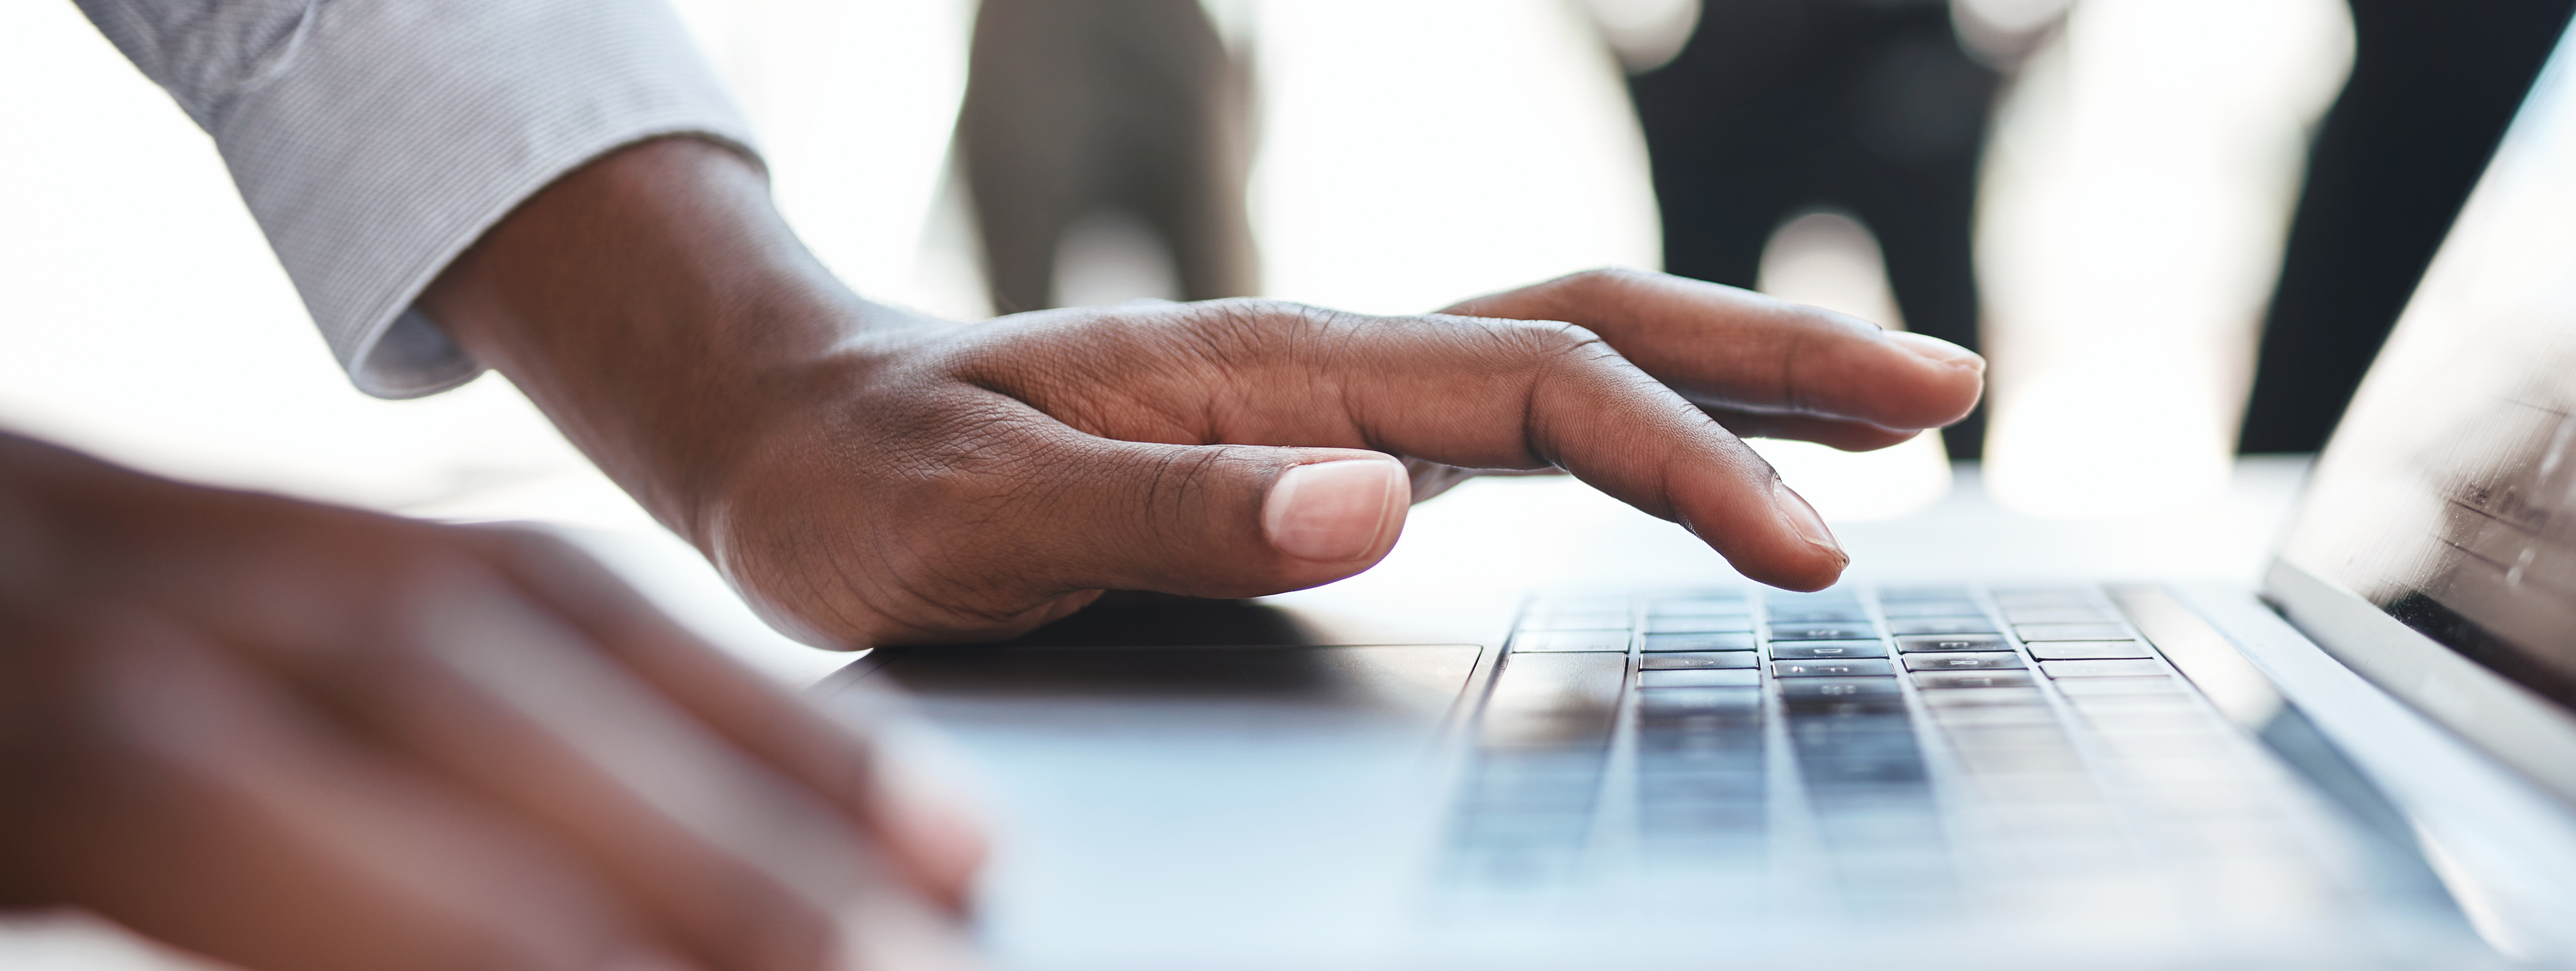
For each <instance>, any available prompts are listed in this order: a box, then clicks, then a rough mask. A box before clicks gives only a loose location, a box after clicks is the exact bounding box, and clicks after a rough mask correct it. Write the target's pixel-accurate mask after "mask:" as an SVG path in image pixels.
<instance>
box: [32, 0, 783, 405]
mask: <svg viewBox="0 0 2576 971" xmlns="http://www.w3.org/2000/svg"><path fill="white" fill-rule="evenodd" d="M75 2H76V3H77V4H78V5H79V6H80V8H81V10H82V12H83V13H86V14H87V15H88V16H89V18H90V21H91V22H92V23H95V24H97V25H98V28H99V30H100V31H101V32H103V33H105V34H106V35H107V37H108V39H109V40H110V41H112V42H114V43H115V44H116V46H117V48H118V49H119V50H122V51H124V52H125V55H126V56H127V57H128V58H131V59H132V60H133V61H134V64H135V66H136V67H139V68H141V69H142V70H143V73H144V74H145V75H146V76H149V77H150V78H151V79H152V80H153V81H154V82H157V83H159V84H160V85H161V86H162V87H163V88H165V89H167V90H168V91H169V92H170V94H171V96H172V97H174V98H176V99H178V102H179V104H180V106H181V107H182V108H184V109H186V110H187V112H188V116H189V117H191V118H194V119H196V121H197V124H198V125H200V126H202V127H204V128H205V130H206V132H207V133H208V134H210V135H213V136H214V140H215V146H216V148H217V149H218V150H220V151H221V152H222V154H223V158H224V163H225V165H226V166H228V167H229V168H230V169H231V170H232V176H233V181H234V183H235V184H236V185H238V186H239V187H240V189H241V194H242V199H243V200H244V201H246V202H248V203H249V205H250V211H251V215H252V216H254V217H256V218H257V219H258V220H259V225H260V229H261V230H262V231H263V232H265V233H266V234H267V235H268V240H269V244H270V245H271V246H273V247H275V248H276V250H277V256H278V260H279V262H281V263H283V264H284V265H285V267H286V273H287V275H288V276H289V277H291V278H293V280H294V281H295V286H296V289H297V290H298V291H300V292H301V293H302V294H303V297H304V304H305V307H306V308H307V309H308V310H310V311H311V312H312V314H313V320H314V323H315V324H317V325H319V326H320V327H321V329H322V334H323V336H324V337H325V338H327V339H328V340H329V341H330V344H331V350H332V352H333V353H334V354H336V355H337V356H338V357H339V359H340V364H341V366H342V367H344V368H347V369H348V372H349V376H350V379H351V380H353V381H354V382H356V383H357V386H358V387H359V388H360V389H361V390H363V391H365V392H367V393H368V394H372V395H376V396H379V397H387V398H407V397H417V396H420V395H426V394H432V393H435V392H438V391H442V390H445V389H447V388H451V387H454V386H456V385H459V384H463V383H464V382H466V381H467V380H470V379H471V378H473V377H474V375H475V374H476V373H478V372H479V371H480V367H479V366H478V365H476V364H475V363H474V361H472V360H471V359H469V358H468V357H467V356H466V355H465V354H464V353H463V352H462V351H460V350H459V349H458V348H457V347H456V345H455V344H454V343H453V342H451V341H449V340H448V339H447V336H446V335H445V334H444V333H442V332H440V331H439V329H438V327H437V324H436V323H435V322H433V321H431V320H430V319H429V318H428V317H427V316H426V315H424V314H423V313H422V312H421V311H420V310H419V309H418V308H417V307H415V306H413V302H414V301H415V300H417V299H418V298H419V296H420V292H421V290H422V289H424V288H426V287H427V286H428V285H429V283H430V281H431V280H433V279H435V278H436V277H437V276H438V274H439V272H440V271H441V270H443V269H445V268H446V266H447V265H448V263H450V262H451V261H453V260H454V259H455V258H456V256H457V255H458V254H459V253H462V252H463V251H464V250H465V248H466V247H468V246H471V245H473V243H474V241H475V240H476V239H477V238H479V237H480V236H481V235H482V234H483V232H484V231H485V230H487V229H490V228H491V227H492V225H493V224H494V223H497V222H499V221H500V220H501V218H502V217H503V216H506V215H508V214H509V212H510V210H511V209H512V208H514V207H516V206H517V205H518V204H519V203H521V202H523V201H525V200H526V199H527V198H528V197H529V196H531V195H534V194H535V193H536V192H537V190H539V189H541V188H543V187H545V186H546V184H548V183H550V182H552V181H554V180H555V179H557V178H559V177H561V176H563V175H564V174H565V173H568V172H570V171H572V170H573V169H575V168H578V167H580V166H581V165H582V164H583V163H585V162H587V161H589V160H591V159H594V158H597V157H599V156H600V155H602V154H605V153H607V152H608V151H610V150H613V149H616V148H618V147H620V146H623V145H627V144H631V143H634V142H637V141H640V140H644V139H648V138H654V137H658V136H665V135H694V136H699V137H704V138H709V139H712V140H715V141H718V142H721V143H725V144H729V145H732V146H735V147H737V148H741V149H743V150H744V151H746V152H749V151H750V148H749V146H750V144H751V136H750V132H749V130H748V126H747V125H746V124H745V123H744V121H743V118H742V116H741V113H740V112H739V111H738V110H736V108H735V107H734V105H733V104H732V102H731V101H730V100H729V99H728V98H727V97H726V95H725V93H724V91H723V88H722V86H721V85H719V84H718V82H717V81H716V79H715V76H714V75H713V73H712V72H710V71H709V70H708V69H707V67H706V64H705V62H704V61H703V60H702V59H701V58H700V57H699V55H698V52H697V50H696V48H695V47H694V46H693V45H692V43H691V41H690V39H689V36H688V32H687V30H686V29H685V28H684V27H683V26H682V25H681V23H680V21H679V19H678V17H677V16H676V15H675V14H674V13H673V12H672V11H671V10H670V9H669V8H668V7H666V6H665V5H663V3H662V2H661V0H75Z"/></svg>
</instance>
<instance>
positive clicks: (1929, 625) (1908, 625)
mask: <svg viewBox="0 0 2576 971" xmlns="http://www.w3.org/2000/svg"><path fill="white" fill-rule="evenodd" d="M1887 632H1888V633H1891V634H1897V635H1905V634H1992V633H1994V632H1995V622H1994V621H1991V620H1987V619H1985V618H1984V617H1910V618H1903V619H1899V618H1894V617H1891V618H1888V621H1887Z"/></svg>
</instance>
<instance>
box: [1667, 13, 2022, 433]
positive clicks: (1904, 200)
mask: <svg viewBox="0 0 2576 971" xmlns="http://www.w3.org/2000/svg"><path fill="white" fill-rule="evenodd" d="M1996 83H1997V76H1996V73H1995V72H1994V71H1993V70H1992V69H1990V68H1988V67H1986V66H1985V65H1983V64H1980V63H1978V62H1977V61H1976V60H1974V59H1972V58H1970V57H1969V56H1968V55H1967V54H1966V53H1965V52H1964V51H1962V50H1961V49H1960V47H1959V44H1958V41H1957V39H1956V37H1955V35H1954V34H1953V33H1952V30H1951V26H1950V14H1949V6H1948V4H1946V3H1943V2H1940V0H1709V2H1708V4H1707V5H1706V8H1705V12H1704V13H1703V14H1702V16H1701V19H1700V24H1699V27H1698V29H1697V31H1696V32H1695V33H1694V34H1693V35H1692V37H1691V39H1690V42H1689V44H1688V45H1686V46H1685V47H1684V48H1683V49H1682V52H1681V54H1680V55H1678V56H1677V57H1675V58H1674V59H1673V61H1672V62H1671V63H1669V64H1667V65H1665V66H1663V67H1661V68H1658V69H1656V70H1654V71H1651V72H1649V73H1646V74H1642V75H1639V76H1637V77H1635V78H1633V79H1631V80H1630V82H1629V91H1630V93H1631V95H1632V96H1633V97H1634V98H1635V101H1636V105H1637V115H1638V120H1639V121H1640V122H1641V123H1642V124H1643V126H1644V128H1645V134H1646V146H1647V150H1648V152H1649V154H1650V157H1651V158H1652V165H1653V172H1654V184H1655V196H1656V199H1657V202H1658V205H1659V206H1660V208H1661V210H1662V213H1663V224H1664V269H1665V270H1667V271H1669V272H1672V273H1677V274H1680V275H1683V276H1688V277H1695V278H1698V279H1702V280H1709V281H1713V282H1717V283H1724V284H1727V285H1730V286H1739V287H1751V286H1753V284H1754V280H1755V276H1756V275H1757V273H1758V272H1759V270H1760V267H1761V262H1762V249H1763V244H1764V243H1766V242H1768V241H1769V239H1770V237H1771V233H1772V231H1773V230H1775V229H1777V228H1778V227H1779V226H1780V224H1781V223H1782V222H1783V221H1785V220H1787V219H1788V218H1789V217H1791V216H1793V215H1795V214H1796V213H1798V212H1799V211H1800V210H1805V209H1811V208H1818V207H1832V208H1837V209H1842V210H1845V211H1848V212H1850V213H1851V214H1852V215H1853V216H1855V217H1857V218H1858V219H1860V221H1861V222H1863V223H1865V224H1867V225H1868V226H1869V228H1870V231H1871V232H1873V233H1875V234H1877V236H1878V241H1879V246H1880V248H1881V249H1882V250H1883V251H1884V252H1885V254H1886V260H1887V275H1888V284H1889V287H1890V289H1891V290H1893V291H1894V293H1895V297H1896V304H1897V309H1898V310H1899V311H1900V312H1902V313H1903V314H1904V315H1905V324H1906V327H1907V328H1908V329H1910V330H1914V331H1917V332H1920V333H1925V334H1930V335H1932V336H1935V337H1939V338H1941V339H1943V340H1947V341H1952V342H1955V343H1958V344H1960V345H1962V346H1965V347H1969V348H1975V347H1976V346H1977V317H1978V310H1977V284H1976V267H1975V263H1974V260H1973V254H1972V252H1971V250H1970V242H1971V239H1970V233H1971V227H1972V225H1973V217H1974V213H1975V205H1976V187H1977V167H1978V161H1979V156H1980V152H1981V149H1982V148H1983V144H1984V140H1985V130H1986V123H1987V119H1988V116H1989V115H1990V114H1991V112H1992V105H1993V102H1994V96H1995V87H1996ZM1944 437H1945V439H1946V441H1945V444H1947V445H1948V446H1949V449H1950V454H1951V455H1954V456H1957V457H1960V458H1973V457H1975V456H1976V455H1977V454H1978V453H1979V451H1980V450H1981V449H1982V447H1983V442H1984V437H1985V414H1984V411H1983V409H1980V410H1979V411H1978V413H1976V414H1974V415H1971V416H1969V418H1968V420H1966V421H1963V422H1961V423H1959V424H1958V425H1957V426H1954V427H1952V428H1951V429H1949V430H1948V431H1947V432H1945V433H1944Z"/></svg>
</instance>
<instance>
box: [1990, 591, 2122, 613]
mask: <svg viewBox="0 0 2576 971" xmlns="http://www.w3.org/2000/svg"><path fill="white" fill-rule="evenodd" d="M1995 602H1996V603H1999V604H2002V605H2004V606H2005V607H2008V608H2009V607H2090V606H2093V605H2095V604H2097V603H2100V601H2099V600H2096V599H2094V596H2093V591H2091V590H2084V589H2078V588H2073V587H2058V588H2047V587H2027V588H2019V589H2003V590H1997V591H1995Z"/></svg>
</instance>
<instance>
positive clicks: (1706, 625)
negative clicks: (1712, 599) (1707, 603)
mask: <svg viewBox="0 0 2576 971" xmlns="http://www.w3.org/2000/svg"><path fill="white" fill-rule="evenodd" d="M1646 632H1647V633H1649V634H1750V633H1752V632H1753V618H1752V617H1750V616H1747V615H1745V614H1699V615H1694V616H1689V617H1648V618H1646Z"/></svg>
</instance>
